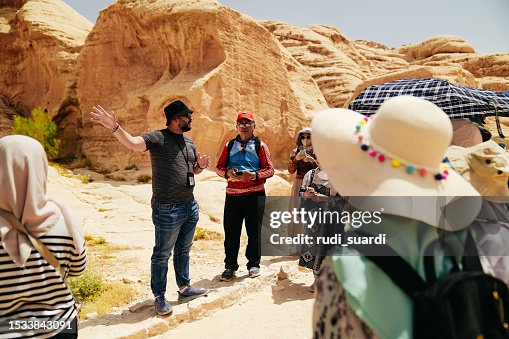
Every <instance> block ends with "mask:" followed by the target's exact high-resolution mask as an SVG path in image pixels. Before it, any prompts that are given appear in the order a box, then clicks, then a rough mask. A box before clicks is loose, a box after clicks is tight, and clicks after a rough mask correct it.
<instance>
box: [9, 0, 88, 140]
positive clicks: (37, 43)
mask: <svg viewBox="0 0 509 339" xmlns="http://www.w3.org/2000/svg"><path fill="white" fill-rule="evenodd" d="M92 26H93V25H92V23H91V22H89V21H88V20H86V19H85V18H83V17H82V16H81V15H80V14H78V13H77V12H76V11H75V10H74V9H72V8H71V7H69V6H68V5H67V4H65V3H64V2H63V1H60V0H31V1H12V0H4V1H2V7H1V8H0V45H1V46H2V48H1V49H0V95H1V96H3V98H4V99H3V100H2V102H3V104H2V105H0V115H1V116H3V118H2V128H0V133H2V134H7V131H8V130H9V127H12V116H13V115H12V114H11V113H12V112H10V111H11V110H12V109H14V110H15V111H16V112H18V114H21V115H27V114H28V113H29V112H30V111H31V110H32V109H33V108H35V107H42V108H46V109H48V111H50V112H52V114H53V115H55V116H56V119H57V121H58V122H59V123H60V124H61V126H62V127H64V126H66V127H70V125H71V126H74V131H72V132H69V130H68V131H66V132H64V135H63V137H64V138H66V136H67V135H70V134H72V135H76V133H77V121H76V118H77V116H76V115H75V116H72V117H71V116H69V117H67V115H68V113H69V110H71V109H69V107H68V106H69V103H72V102H73V98H76V96H77V87H76V84H77V78H76V74H75V65H76V58H77V56H78V54H79V52H80V50H81V47H82V46H83V44H84V42H85V38H86V37H87V35H88V34H89V32H90V30H91V29H92Z"/></svg>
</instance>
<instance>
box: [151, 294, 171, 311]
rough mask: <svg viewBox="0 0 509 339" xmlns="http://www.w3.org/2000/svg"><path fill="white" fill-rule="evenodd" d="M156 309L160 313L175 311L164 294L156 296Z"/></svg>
mask: <svg viewBox="0 0 509 339" xmlns="http://www.w3.org/2000/svg"><path fill="white" fill-rule="evenodd" d="M154 309H155V310H156V313H157V314H159V315H171V314H172V313H173V308H172V307H171V305H170V303H169V302H168V301H166V298H165V297H164V295H158V296H157V297H156V300H155V301H154Z"/></svg>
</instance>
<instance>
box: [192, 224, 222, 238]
mask: <svg viewBox="0 0 509 339" xmlns="http://www.w3.org/2000/svg"><path fill="white" fill-rule="evenodd" d="M194 240H223V236H222V235H221V234H220V233H217V232H214V231H207V230H204V229H203V228H201V227H196V231H195V232H194Z"/></svg>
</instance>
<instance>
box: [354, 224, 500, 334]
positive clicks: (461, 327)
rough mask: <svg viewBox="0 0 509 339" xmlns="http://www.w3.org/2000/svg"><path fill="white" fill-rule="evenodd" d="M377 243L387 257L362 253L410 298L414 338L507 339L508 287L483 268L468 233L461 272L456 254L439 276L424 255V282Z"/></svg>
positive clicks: (387, 248)
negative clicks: (440, 276) (448, 271)
mask: <svg viewBox="0 0 509 339" xmlns="http://www.w3.org/2000/svg"><path fill="white" fill-rule="evenodd" d="M356 233H358V234H359V233H361V232H358V231H357V232H356ZM435 245H436V243H435ZM376 246H383V250H384V251H385V252H384V253H385V254H386V255H390V256H370V255H367V256H366V257H367V258H368V259H369V260H371V261H372V262H373V263H374V264H376V265H377V266H378V267H379V268H380V269H381V270H382V271H384V272H385V274H387V276H388V277H389V278H390V279H391V280H392V281H393V282H394V284H396V285H397V286H398V287H399V288H401V290H403V291H404V292H405V293H406V294H407V295H408V296H409V297H410V298H411V299H412V301H413V313H414V314H413V338H414V339H430V338H433V339H442V338H443V339H470V338H471V339H481V338H482V339H492V338H495V339H496V338H509V330H508V327H509V325H508V324H509V291H508V288H507V285H506V284H505V283H504V282H503V281H501V280H499V279H497V278H494V277H492V276H490V275H488V274H485V273H484V272H483V270H482V266H481V262H480V261H479V256H478V253H477V250H476V246H475V243H474V241H473V238H472V236H471V234H470V232H468V236H467V242H466V244H465V249H466V252H465V254H468V255H464V256H463V259H462V268H463V270H460V268H459V265H458V263H457V261H456V259H455V257H452V256H448V257H447V258H449V260H451V261H452V263H453V269H452V270H451V272H450V273H449V274H448V275H446V276H444V277H442V278H440V279H438V280H437V278H436V273H435V272H436V271H435V265H434V257H433V256H424V257H423V258H424V269H425V273H426V280H427V281H426V282H425V281H424V280H423V279H422V278H421V276H420V275H419V274H418V273H417V272H416V271H415V270H414V269H413V268H412V267H411V266H410V265H409V264H408V263H407V262H406V261H405V260H404V259H403V258H401V257H400V256H399V255H398V254H397V253H396V252H395V251H394V250H393V249H392V248H390V247H389V246H387V245H376ZM353 247H354V248H355V249H356V250H358V251H359V252H360V253H363V252H364V253H367V252H368V251H367V248H366V247H362V246H360V245H355V246H353ZM379 249H380V248H378V250H379Z"/></svg>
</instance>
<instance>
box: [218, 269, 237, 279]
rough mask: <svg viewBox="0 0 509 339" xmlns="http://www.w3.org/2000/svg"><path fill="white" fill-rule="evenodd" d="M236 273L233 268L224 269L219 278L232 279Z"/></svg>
mask: <svg viewBox="0 0 509 339" xmlns="http://www.w3.org/2000/svg"><path fill="white" fill-rule="evenodd" d="M234 275H235V271H234V270H232V269H231V268H227V269H225V270H224V272H223V274H221V278H219V280H221V281H232V279H233V276H234Z"/></svg>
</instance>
